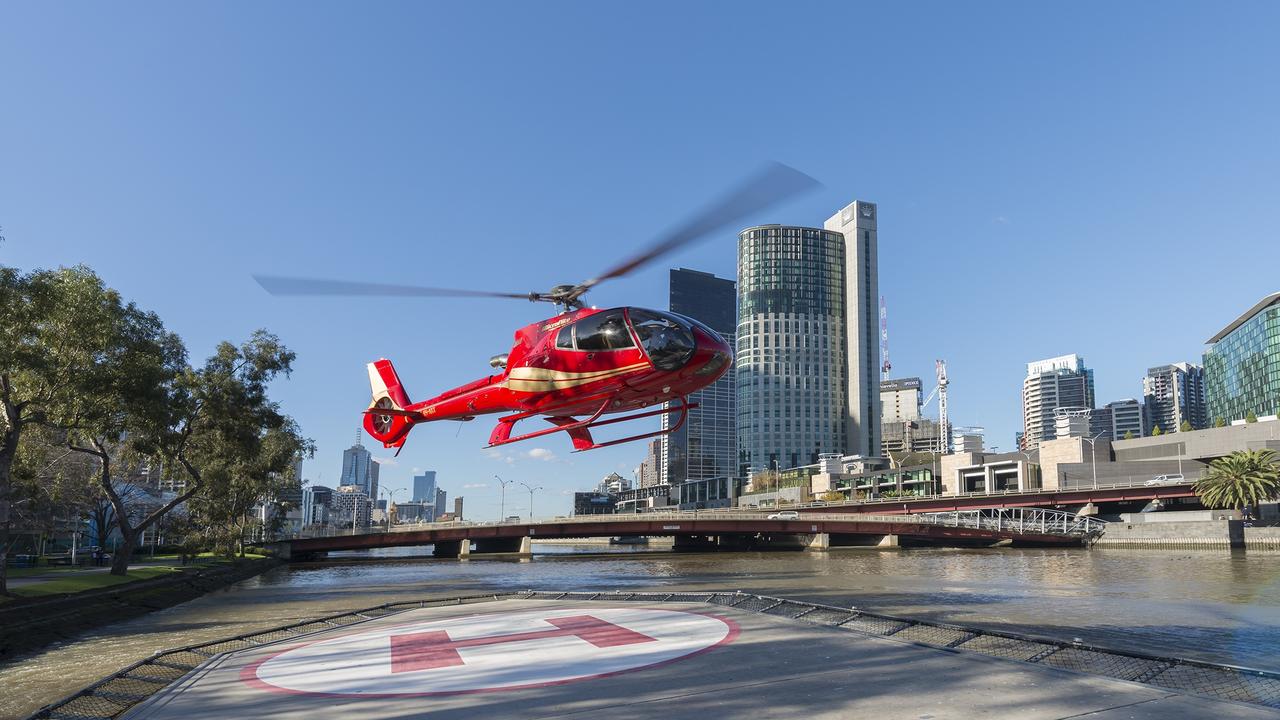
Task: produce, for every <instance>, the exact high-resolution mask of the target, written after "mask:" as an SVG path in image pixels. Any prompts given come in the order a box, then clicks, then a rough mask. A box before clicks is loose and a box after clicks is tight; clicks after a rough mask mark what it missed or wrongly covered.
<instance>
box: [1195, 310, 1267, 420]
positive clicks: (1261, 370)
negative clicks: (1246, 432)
mask: <svg viewBox="0 0 1280 720" xmlns="http://www.w3.org/2000/svg"><path fill="white" fill-rule="evenodd" d="M1204 375H1205V396H1206V398H1205V399H1206V403H1207V405H1208V410H1209V412H1208V421H1209V423H1210V424H1212V423H1214V422H1216V421H1217V419H1219V418H1221V419H1222V420H1225V421H1226V422H1228V423H1230V422H1231V421H1233V420H1240V419H1243V418H1245V417H1246V416H1248V414H1249V413H1251V412H1252V413H1253V414H1254V415H1256V416H1258V417H1264V416H1267V415H1275V414H1277V413H1280V292H1277V293H1272V294H1271V295H1268V296H1267V297H1265V298H1263V299H1262V301H1261V302H1259V303H1258V304H1257V305H1254V306H1253V307H1252V308H1251V309H1250V310H1249V311H1248V312H1246V313H1245V314H1243V315H1241V316H1240V317H1238V318H1236V320H1235V321H1234V322H1232V323H1231V324H1230V325H1228V326H1226V327H1225V328H1223V329H1222V331H1221V332H1219V333H1218V334H1217V335H1214V336H1213V337H1211V338H1209V349H1208V350H1206V351H1205V353H1204Z"/></svg>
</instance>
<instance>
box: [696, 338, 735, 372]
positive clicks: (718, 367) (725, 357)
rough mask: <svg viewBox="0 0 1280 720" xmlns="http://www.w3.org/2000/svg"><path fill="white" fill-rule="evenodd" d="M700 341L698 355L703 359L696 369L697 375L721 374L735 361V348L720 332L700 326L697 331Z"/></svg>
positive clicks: (698, 340)
mask: <svg viewBox="0 0 1280 720" xmlns="http://www.w3.org/2000/svg"><path fill="white" fill-rule="evenodd" d="M695 336H696V337H697V342H698V357H699V359H700V360H701V362H700V363H698V365H699V367H698V369H697V370H696V371H695V374H697V375H703V376H705V375H715V376H717V377H718V376H720V375H722V374H724V372H725V371H726V370H728V368H729V366H730V365H731V364H732V363H733V348H731V347H729V343H728V342H726V341H725V339H724V338H723V337H721V336H720V333H717V332H714V331H711V330H709V329H707V330H704V329H703V328H698V329H697V332H696V333H695Z"/></svg>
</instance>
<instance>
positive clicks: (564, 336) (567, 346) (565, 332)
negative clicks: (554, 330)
mask: <svg viewBox="0 0 1280 720" xmlns="http://www.w3.org/2000/svg"><path fill="white" fill-rule="evenodd" d="M556 347H557V348H560V349H561V350H572V349H573V326H572V325H565V326H564V327H562V328H560V332H559V333H558V334H557V335H556Z"/></svg>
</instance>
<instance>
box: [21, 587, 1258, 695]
mask: <svg viewBox="0 0 1280 720" xmlns="http://www.w3.org/2000/svg"><path fill="white" fill-rule="evenodd" d="M494 600H576V601H583V602H627V603H634V602H649V603H666V602H677V603H702V604H706V605H713V606H721V607H728V608H733V609H734V610H738V611H742V612H753V613H760V614H764V615H772V616H775V617H781V618H786V619H789V620H794V621H797V622H803V623H807V624H811V625H820V626H824V627H830V628H833V629H839V630H845V631H851V632H856V633H860V634H863V635H873V636H878V637H886V638H891V639H893V640H899V641H903V642H909V643H913V644H916V645H924V646H929V647H939V648H948V649H956V650H959V651H961V652H974V653H978V654H981V655H987V656H989V657H996V658H1002V659H1004V660H1007V661H1016V662H1025V663H1031V664H1037V665H1045V666H1048V667H1053V668H1057V669H1059V670H1068V671H1072V672H1078V673H1083V674H1087V675H1095V676H1101V677H1108V678H1113V679H1118V680H1126V681H1129V682H1136V683H1141V684H1144V685H1151V686H1153V687H1159V688H1164V689H1167V690H1172V691H1175V692H1180V693H1186V694H1191V695H1201V696H1205V697H1210V698H1214V699H1218V700H1230V701H1235V702H1244V703H1251V704H1255V705H1262V706H1264V707H1269V708H1280V673H1277V672H1272V671H1267V670H1257V669H1253V668H1244V667H1238V666H1234V665H1225V664H1220V663H1212V662H1204V661H1200V660H1190V659H1185V658H1177V657H1167V656H1158V655H1151V654H1146V653H1140V652H1133V651H1129V650H1119V649H1114V648H1108V647H1101V646H1097V645H1089V644H1085V643H1082V642H1079V641H1074V642H1067V641H1064V640H1059V639H1056V638H1049V637H1041V636H1036V635H1028V634H1018V633H1011V632H1004V631H995V630H987V629H984V628H977V627H973V626H963V625H952V624H949V623H940V622H932V621H929V620H918V619H915V618H906V617H900V616H896V615H886V614H883V613H876V612H871V611H868V610H864V609H860V608H856V607H839V606H835V605H823V604H820V603H811V602H806V601H802V600H788V599H785V598H777V597H770V596H767V595H755V594H751V593H743V592H716V591H704V592H696V591H692V592H629V591H605V592H593V591H567V592H560V591H545V590H526V591H523V592H513V593H494V594H483V595H466V596H461V597H452V598H432V599H428V600H415V601H409V602H399V603H385V604H383V605H378V606H376V607H372V608H366V609H363V610H357V611H353V612H345V613H338V614H335V615H328V616H324V617H315V618H309V619H306V620H303V621H301V622H295V623H291V624H289V625H282V626H279V627H275V628H271V629H268V630H258V631H256V632H252V633H245V634H241V635H236V636H233V637H229V638H224V639H221V640H214V641H210V642H207V643H201V644H198V645H189V646H186V647H181V648H175V649H171V650H163V651H160V652H157V653H155V654H154V655H152V656H151V657H149V658H147V659H145V660H140V661H138V662H136V663H133V664H132V665H129V666H128V667H126V668H124V669H122V670H120V671H118V672H115V673H113V674H111V675H110V676H108V677H106V678H103V679H102V680H99V681H98V682H96V683H94V684H92V685H90V686H89V687H86V688H84V689H83V690H79V691H77V692H75V693H73V694H71V695H69V696H67V697H65V698H63V699H61V700H58V701H57V702H54V703H52V704H49V705H46V706H45V707H43V708H41V709H40V710H37V711H36V712H35V713H34V714H32V715H31V716H29V718H28V719H27V720H56V719H61V718H79V719H82V720H95V719H98V718H102V719H106V718H116V717H119V716H120V715H123V714H124V713H125V712H126V711H127V710H128V709H129V708H131V707H133V706H134V705H136V704H138V703H140V702H142V701H144V700H146V699H147V698H148V697H150V696H151V695H153V694H155V693H158V692H160V691H161V690H163V689H164V688H166V687H168V686H170V685H172V684H173V683H176V682H177V681H179V680H181V679H182V678H183V677H185V676H187V675H188V674H189V673H191V672H193V671H194V670H195V669H196V668H198V667H200V666H201V665H204V664H205V663H207V662H209V661H211V660H212V659H214V658H216V657H218V656H220V655H223V654H225V653H231V652H238V651H241V650H247V649H250V648H258V647H261V646H263V645H265V644H269V643H277V642H284V641H288V640H292V639H295V638H298V637H302V636H305V635H310V634H312V633H316V632H322V631H328V630H333V629H335V628H341V627H344V626H347V625H353V624H355V623H360V622H366V621H368V620H374V619H377V618H380V617H385V616H387V615H392V614H395V613H399V612H404V611H406V610H414V609H419V608H429V607H445V606H452V605H463V604H470V603H484V602H490V601H494Z"/></svg>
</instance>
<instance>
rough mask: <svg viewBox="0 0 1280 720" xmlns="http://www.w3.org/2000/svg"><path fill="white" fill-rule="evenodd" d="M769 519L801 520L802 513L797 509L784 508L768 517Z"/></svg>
mask: <svg viewBox="0 0 1280 720" xmlns="http://www.w3.org/2000/svg"><path fill="white" fill-rule="evenodd" d="M768 519H769V520H799V519H800V513H798V512H796V511H795V510H783V511H782V512H776V513H772V514H770V515H769V517H768Z"/></svg>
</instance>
